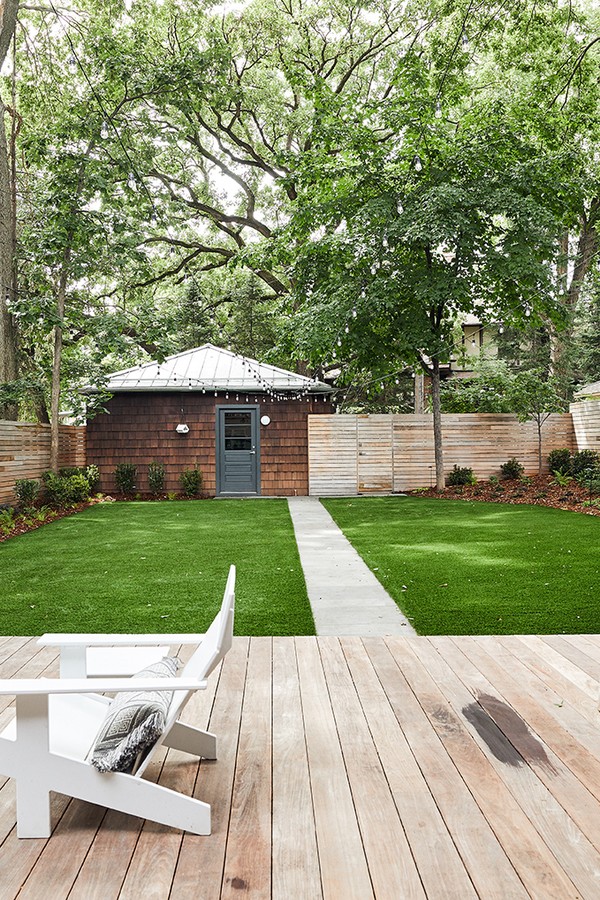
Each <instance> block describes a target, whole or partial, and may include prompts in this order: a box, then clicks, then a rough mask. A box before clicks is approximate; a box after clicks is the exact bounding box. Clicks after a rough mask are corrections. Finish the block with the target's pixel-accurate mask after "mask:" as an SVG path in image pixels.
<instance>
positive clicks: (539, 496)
mask: <svg viewBox="0 0 600 900" xmlns="http://www.w3.org/2000/svg"><path fill="white" fill-rule="evenodd" d="M553 480H554V478H553V476H552V475H538V476H535V477H532V478H531V484H523V482H521V481H519V479H515V480H510V481H501V482H500V483H499V484H497V485H495V484H492V483H491V482H489V481H478V482H477V484H465V485H459V486H457V487H446V488H444V490H443V491H436V489H435V488H427V489H426V490H420V491H410V492H408V493H411V494H413V495H418V496H420V497H434V498H438V499H440V500H485V501H486V502H488V503H530V504H533V505H535V506H552V507H554V508H555V509H569V510H571V511H573V512H580V513H586V514H587V515H590V516H598V515H600V509H599V508H598V507H596V506H584V505H583V504H584V502H585V501H589V500H590V494H589V491H587V490H586V489H585V488H583V487H581V485H579V484H577V482H576V481H572V482H571V483H570V484H569V485H567V486H564V485H560V484H552V481H553ZM592 499H593V498H592Z"/></svg>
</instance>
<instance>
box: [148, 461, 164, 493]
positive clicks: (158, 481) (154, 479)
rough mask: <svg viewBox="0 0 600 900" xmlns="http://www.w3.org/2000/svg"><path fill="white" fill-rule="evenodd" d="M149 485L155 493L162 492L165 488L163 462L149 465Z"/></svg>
mask: <svg viewBox="0 0 600 900" xmlns="http://www.w3.org/2000/svg"><path fill="white" fill-rule="evenodd" d="M148 487H149V488H150V491H151V492H152V493H153V494H162V492H163V491H164V489H165V467H164V464H163V463H161V462H151V463H150V464H149V465H148Z"/></svg>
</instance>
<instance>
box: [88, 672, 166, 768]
mask: <svg viewBox="0 0 600 900" xmlns="http://www.w3.org/2000/svg"><path fill="white" fill-rule="evenodd" d="M178 667H179V660H178V659H177V657H175V656H165V657H163V659H161V660H160V662H157V663H153V665H151V666H148V667H147V668H145V669H142V671H141V672H138V673H137V674H136V675H134V676H133V679H136V678H171V677H172V676H173V675H175V673H176V672H177V669H178ZM172 697H173V692H172V691H142V690H140V691H131V692H129V691H127V692H126V693H122V694H117V696H116V697H115V698H114V700H112V701H111V703H110V706H109V707H108V712H107V713H106V716H105V718H104V722H103V723H102V727H101V728H100V731H99V733H98V736H97V737H96V741H95V743H94V747H93V748H92V752H91V756H90V762H91V764H92V765H93V766H94V768H96V769H98V770H99V771H100V772H131V771H132V769H133V767H134V765H135V762H136V760H137V758H138V756H139V755H140V753H143V752H144V751H147V750H148V749H149V748H150V747H152V745H153V744H155V743H156V741H157V740H158V739H159V737H160V736H161V734H162V733H163V731H164V728H165V724H166V721H167V713H168V712H169V706H170V703H171V698H172Z"/></svg>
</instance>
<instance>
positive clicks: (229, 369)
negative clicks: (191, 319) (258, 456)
mask: <svg viewBox="0 0 600 900" xmlns="http://www.w3.org/2000/svg"><path fill="white" fill-rule="evenodd" d="M106 388H107V390H109V391H111V393H116V392H118V391H181V390H191V391H207V390H211V391H248V392H251V393H259V392H260V393H264V392H287V391H290V392H293V393H296V392H303V393H319V394H322V393H330V392H331V390H332V388H331V387H329V385H327V384H324V383H323V382H321V381H315V380H314V379H312V378H306V377H305V376H304V375H297V374H296V373H295V372H288V371H286V370H285V369H280V368H278V367H277V366H270V365H267V364H266V363H260V362H257V360H255V359H248V358H247V357H245V356H240V355H239V354H237V353H232V352H231V351H229V350H223V349H222V348H220V347H215V346H213V344H203V346H202V347H196V349H194V350H186V351H185V352H184V353H176V354H175V355H174V356H168V357H167V358H166V359H165V360H164V361H163V362H162V363H158V362H149V363H143V364H142V365H139V366H134V367H133V368H131V369H122V370H121V371H120V372H113V373H112V375H110V376H109V380H108V383H107V385H106Z"/></svg>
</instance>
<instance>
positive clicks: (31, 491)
mask: <svg viewBox="0 0 600 900" xmlns="http://www.w3.org/2000/svg"><path fill="white" fill-rule="evenodd" d="M39 489H40V485H39V482H38V481H36V480H35V478H19V480H18V481H16V482H15V494H16V496H17V500H18V501H19V506H20V507H21V508H22V509H30V508H31V507H32V506H33V504H34V501H35V498H36V497H37V495H38V491H39Z"/></svg>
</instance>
